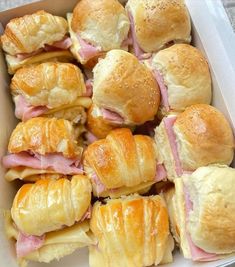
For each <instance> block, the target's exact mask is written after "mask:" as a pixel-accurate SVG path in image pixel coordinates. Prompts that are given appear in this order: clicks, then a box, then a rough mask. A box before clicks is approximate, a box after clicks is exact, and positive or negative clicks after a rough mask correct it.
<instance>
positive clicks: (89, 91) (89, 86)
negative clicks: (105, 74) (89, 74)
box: [84, 79, 93, 97]
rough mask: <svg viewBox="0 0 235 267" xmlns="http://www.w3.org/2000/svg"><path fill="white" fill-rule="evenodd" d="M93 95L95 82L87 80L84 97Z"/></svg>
mask: <svg viewBox="0 0 235 267" xmlns="http://www.w3.org/2000/svg"><path fill="white" fill-rule="evenodd" d="M92 93H93V80H92V79H88V80H86V94H85V95H84V96H88V97H89V96H92Z"/></svg>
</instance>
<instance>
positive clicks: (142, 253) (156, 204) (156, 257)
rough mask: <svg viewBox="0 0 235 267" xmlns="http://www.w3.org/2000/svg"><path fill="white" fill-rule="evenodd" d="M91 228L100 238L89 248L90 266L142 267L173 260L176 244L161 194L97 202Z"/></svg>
mask: <svg viewBox="0 0 235 267" xmlns="http://www.w3.org/2000/svg"><path fill="white" fill-rule="evenodd" d="M90 228H91V231H92V232H93V233H94V235H95V237H96V238H97V240H98V245H97V246H90V249H89V252H90V253H89V263H90V266H91V267H120V266H123V267H124V266H128V267H143V266H150V265H154V264H155V265H157V264H159V263H167V262H171V261H172V254H171V252H172V250H173V247H174V245H173V241H172V237H171V235H170V232H169V222H168V214H167V209H166V206H165V203H164V201H163V199H162V198H161V197H160V196H151V197H140V196H129V197H125V198H121V199H115V200H113V199H112V200H107V203H106V204H101V203H100V202H96V203H95V205H94V207H93V209H92V217H91V221H90Z"/></svg>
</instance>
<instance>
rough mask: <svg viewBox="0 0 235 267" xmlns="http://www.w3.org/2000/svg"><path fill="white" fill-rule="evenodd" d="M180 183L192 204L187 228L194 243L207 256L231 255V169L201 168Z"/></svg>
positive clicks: (234, 214)
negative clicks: (182, 183) (210, 254)
mask: <svg viewBox="0 0 235 267" xmlns="http://www.w3.org/2000/svg"><path fill="white" fill-rule="evenodd" d="M183 181H184V186H185V187H186V190H188V192H189V196H190V199H191V201H192V202H193V210H192V212H190V214H189V219H188V223H187V229H188V231H189V233H190V236H191V238H192V240H193V242H194V244H196V245H197V246H198V247H200V248H202V249H203V250H205V251H207V252H210V253H216V254H224V253H232V252H235V225H234V221H235V199H234V190H235V170H234V169H233V168H229V167H227V166H209V167H201V168H199V169H198V170H197V171H195V172H194V173H193V174H192V175H191V176H190V177H184V179H183Z"/></svg>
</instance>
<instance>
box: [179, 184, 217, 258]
mask: <svg viewBox="0 0 235 267" xmlns="http://www.w3.org/2000/svg"><path fill="white" fill-rule="evenodd" d="M184 198H185V212H186V223H185V225H187V221H188V220H189V216H190V212H191V211H192V210H193V203H192V201H191V199H190V195H189V192H188V190H187V188H186V187H185V186H184ZM185 228H186V227H185ZM185 231H186V237H187V241H188V244H189V247H190V252H191V256H192V260H193V261H214V260H218V257H217V255H216V254H214V253H208V252H206V251H204V250H203V249H201V248H199V247H197V246H196V245H195V244H194V243H193V240H192V238H191V236H190V233H189V232H188V231H187V228H186V229H185Z"/></svg>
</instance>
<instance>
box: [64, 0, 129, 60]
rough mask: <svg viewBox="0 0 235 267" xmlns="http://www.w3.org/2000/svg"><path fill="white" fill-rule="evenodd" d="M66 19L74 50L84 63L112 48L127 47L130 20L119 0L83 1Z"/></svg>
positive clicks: (78, 58)
mask: <svg viewBox="0 0 235 267" xmlns="http://www.w3.org/2000/svg"><path fill="white" fill-rule="evenodd" d="M67 18H68V23H69V27H70V35H71V39H72V43H73V44H72V46H71V51H72V53H73V55H74V56H75V57H76V58H77V60H78V61H79V62H81V63H82V64H85V63H87V62H89V61H90V60H92V59H93V58H97V57H99V56H100V55H102V54H103V53H105V52H107V51H109V50H112V49H127V48H128V32H129V27H130V23H129V19H128V16H127V14H126V11H125V9H124V7H123V6H122V5H121V4H120V3H119V2H118V0H96V1H93V0H81V1H79V2H78V4H77V5H76V7H75V8H74V10H73V14H68V16H67Z"/></svg>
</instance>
